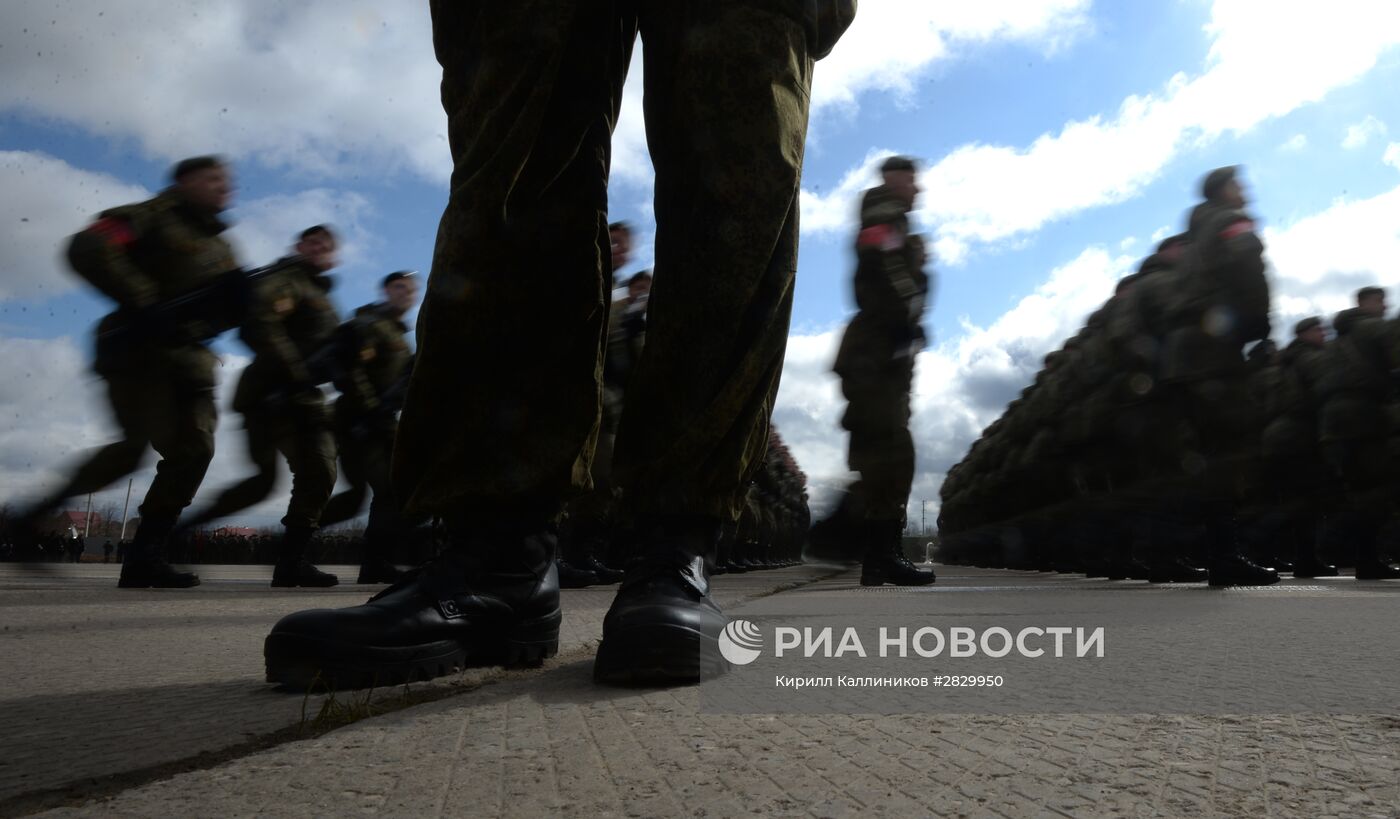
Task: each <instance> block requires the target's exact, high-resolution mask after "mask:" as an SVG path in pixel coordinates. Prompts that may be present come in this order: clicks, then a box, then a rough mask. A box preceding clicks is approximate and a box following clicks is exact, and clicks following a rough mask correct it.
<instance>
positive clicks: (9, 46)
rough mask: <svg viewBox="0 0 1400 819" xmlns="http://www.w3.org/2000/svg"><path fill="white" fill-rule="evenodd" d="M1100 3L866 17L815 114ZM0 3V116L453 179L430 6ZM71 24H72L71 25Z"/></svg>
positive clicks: (898, 5) (299, 163) (292, 163)
mask: <svg viewBox="0 0 1400 819" xmlns="http://www.w3.org/2000/svg"><path fill="white" fill-rule="evenodd" d="M1087 7H1088V0H1051V2H1045V3H1025V2H1021V0H992V1H991V2H984V3H978V4H961V5H959V4H930V3H925V2H922V1H921V0H900V2H895V0H882V2H880V3H869V4H865V5H864V6H863V7H862V8H861V10H860V14H859V15H857V18H856V22H855V24H854V25H853V26H852V27H851V29H850V31H848V32H847V33H846V36H845V37H844V38H843V39H842V41H841V43H840V44H839V46H838V48H837V49H836V51H835V52H834V53H833V54H832V55H831V56H830V57H829V58H828V59H826V60H824V61H823V62H822V63H821V67H820V68H819V69H818V72H817V77H818V79H817V82H816V86H815V88H814V92H813V93H814V96H813V109H814V110H815V111H820V110H822V109H824V108H827V107H831V106H846V107H849V106H850V105H851V104H853V103H854V101H855V99H856V98H857V96H858V95H860V94H861V93H864V92H866V91H869V90H876V91H889V92H893V93H896V94H907V93H908V92H909V91H910V90H911V88H912V83H913V82H914V81H915V80H916V79H917V78H918V77H919V76H921V74H922V73H923V72H924V71H925V70H926V69H927V68H928V67H929V66H930V65H932V64H934V63H936V62H939V61H942V60H946V59H948V58H949V57H951V56H953V55H954V54H956V53H959V52H960V51H962V50H965V49H966V48H968V47H973V46H975V45H977V44H980V43H985V42H988V41H991V40H1014V41H1027V42H1033V43H1036V44H1039V45H1041V46H1042V47H1044V48H1046V49H1054V48H1055V47H1057V46H1058V45H1060V44H1063V43H1064V42H1065V41H1067V40H1068V39H1069V38H1072V37H1073V36H1075V35H1076V34H1077V33H1078V32H1080V31H1082V30H1083V29H1084V28H1085V26H1086V25H1087V23H1086V14H1085V12H1086V10H1087ZM58 14H59V13H58V12H55V11H54V10H53V6H52V4H51V3H48V2H44V1H43V0H13V2H7V3H4V4H0V30H3V31H5V32H6V34H7V36H6V41H5V43H4V47H3V48H0V75H3V76H4V77H5V78H6V81H5V83H4V84H3V85H0V110H10V111H16V112H21V113H26V114H29V115H33V116H36V117H40V118H44V119H54V120H58V121H62V122H69V123H73V124H76V125H78V126H80V127H83V128H85V129H87V130H89V131H91V132H93V133H96V134H99V135H102V136H107V137H127V138H131V139H133V140H134V141H135V143H136V144H137V145H138V146H139V147H140V149H141V150H142V151H143V152H144V153H145V154H146V155H147V156H149V157H152V158H159V159H164V160H172V159H176V158H179V157H182V156H189V155H193V154H202V153H209V152H211V151H218V152H222V153H226V154H229V155H231V156H233V157H235V158H238V159H240V160H242V159H246V158H250V157H251V158H255V159H256V160H257V161H259V162H262V163H265V164H268V165H270V166H273V167H286V168H290V169H292V170H294V171H296V172H299V173H302V174H308V175H311V176H314V177H322V176H327V175H338V174H361V173H369V172H373V173H375V174H379V175H385V176H387V175H391V174H393V173H395V172H398V171H400V170H402V169H407V170H409V171H412V172H414V173H416V174H418V175H420V176H423V177H425V178H427V179H430V180H433V181H438V182H445V181H446V180H447V178H448V175H449V173H450V172H451V159H450V157H449V155H448V147H447V141H446V116H445V114H444V113H443V111H442V106H441V102H440V99H439V96H438V88H439V81H440V79H441V68H440V66H439V65H438V63H437V61H436V59H435V57H434V54H433V44H432V25H431V20H430V17H429V13H428V8H427V4H425V3H404V4H395V5H394V6H392V12H391V11H390V7H386V6H385V5H383V4H380V3H373V2H369V0H346V1H342V0H309V1H308V2H296V3H292V2H262V1H261V0H260V1H259V2H210V0H203V1H201V2H189V3H180V4H176V5H171V4H169V3H164V2H159V1H158V0H123V2H120V3H117V2H100V1H99V0H88V1H87V2H80V3H77V4H75V7H73V8H65V9H64V11H63V12H62V18H63V19H62V20H61V21H60V20H58V19H57V17H58ZM60 23H61V24H60ZM641 98H642V69H641V47H640V42H639V44H638V47H637V48H636V50H635V52H634V59H633V62H632V65H631V70H630V72H629V82H628V83H627V86H626V88H625V90H624V95H623V103H622V114H621V117H620V120H619V123H618V128H617V132H616V133H615V135H614V162H613V174H614V177H615V178H616V179H617V180H618V181H619V182H621V183H623V184H624V185H629V186H633V187H637V188H649V187H650V184H651V164H650V161H649V159H648V158H647V154H646V139H645V131H644V129H643V125H642V116H641Z"/></svg>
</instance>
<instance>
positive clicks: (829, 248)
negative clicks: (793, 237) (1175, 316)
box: [0, 0, 1400, 525]
mask: <svg viewBox="0 0 1400 819" xmlns="http://www.w3.org/2000/svg"><path fill="white" fill-rule="evenodd" d="M1397 46H1400V6H1397V5H1396V4H1394V3H1392V2H1388V0H1375V2H1362V1H1361V0H1331V2H1328V3H1326V4H1316V3H1276V2H1266V1H1264V0H1260V1H1259V2H1256V1H1255V0H1214V1H1213V2H1212V0H1170V1H1169V2H1162V3H1113V2H1107V1H1106V0H1101V2H1090V0H1043V1H1042V2H1036V1H1035V0H978V1H977V2H972V0H957V1H956V2H955V1H954V0H946V1H942V2H930V0H864V2H863V3H862V4H861V10H860V14H859V16H858V18H857V20H856V23H855V24H854V26H853V27H852V28H851V30H850V31H849V32H848V33H847V35H846V37H845V38H844V39H843V40H842V41H841V43H840V44H839V45H838V46H837V47H836V50H835V51H834V52H833V53H832V55H831V56H830V57H829V58H828V59H827V60H825V61H823V62H821V63H820V64H819V65H818V67H817V70H816V77H815V86H814V88H813V103H814V105H813V116H812V123H811V129H810V133H809V135H808V143H807V165H806V170H805V175H804V180H803V192H802V228H803V229H802V249H801V260H800V263H799V274H798V289H797V299H796V309H795V315H794V323H793V328H792V335H791V338H790V341H789V347H788V363H787V366H786V371H785V373H784V382H783V388H782V393H781V395H780V398H779V408H778V411H777V418H776V421H777V424H778V426H779V428H780V429H781V430H782V432H783V433H784V435H785V437H787V438H788V440H789V442H790V443H791V444H792V445H793V447H794V449H795V451H796V454H797V457H798V459H799V461H800V462H801V464H802V466H803V467H804V468H805V469H806V471H807V472H808V474H809V476H810V477H811V479H812V483H813V486H814V495H815V501H816V502H817V503H818V505H820V504H821V503H822V502H823V501H824V500H825V498H826V497H828V496H829V493H830V490H831V489H832V488H834V487H837V486H839V485H840V484H841V483H843V482H844V481H845V480H846V479H847V478H848V475H847V473H846V471H845V438H844V435H842V434H841V432H840V429H839V425H838V419H839V418H840V414H841V411H842V406H841V402H840V399H839V390H838V387H837V384H836V382H835V380H834V378H833V377H832V376H831V375H830V373H829V368H830V364H831V361H832V359H833V357H834V353H835V347H836V343H837V341H838V340H839V336H840V332H841V328H842V326H843V324H844V322H845V321H846V320H847V318H848V317H849V315H850V312H851V307H852V305H851V298H850V293H849V290H850V288H849V283H848V279H849V276H850V272H851V267H852V261H853V259H852V254H851V250H850V246H851V241H852V229H851V222H852V218H853V209H854V206H855V202H856V199H857V197H858V196H859V193H860V191H861V190H862V189H863V188H865V187H868V186H870V185H871V184H872V183H873V179H874V171H873V168H874V167H875V166H876V165H877V164H878V162H879V160H880V158H881V157H882V156H883V155H885V154H887V153H890V152H901V153H908V154H912V155H915V156H917V157H920V158H921V159H922V160H923V161H924V163H925V170H924V172H923V174H922V183H923V186H924V189H925V192H924V194H923V197H922V200H921V203H920V207H919V211H918V213H917V217H918V221H919V223H920V226H921V228H922V229H923V230H924V231H926V232H927V233H929V234H930V235H931V236H932V237H933V239H934V247H935V249H936V254H935V262H934V264H935V267H936V270H937V282H938V290H937V300H936V303H935V306H934V307H933V308H932V310H931V315H930V316H929V324H930V326H931V329H932V331H933V336H934V344H933V345H932V346H931V348H930V349H929V350H927V351H925V352H924V353H923V354H922V355H921V356H920V358H919V373H918V379H917V385H916V390H917V395H916V398H915V406H916V414H915V420H914V427H915V441H916V443H917V446H918V449H919V473H918V477H917V479H916V482H915V486H914V492H913V495H912V497H911V501H910V514H911V518H913V519H914V520H916V521H917V520H918V518H919V513H920V510H921V505H920V502H921V501H923V500H929V501H931V502H930V503H929V504H928V516H929V519H930V520H932V518H933V516H934V515H935V514H936V511H937V509H936V499H937V490H938V486H939V484H940V483H941V481H942V478H943V471H944V470H945V469H946V468H947V467H948V466H949V465H950V464H952V463H954V462H956V461H957V460H958V459H959V458H960V457H961V456H962V454H963V453H964V452H965V451H966V449H967V446H968V445H969V444H970V443H971V441H972V440H973V439H974V438H975V437H976V435H977V434H978V431H979V430H980V429H981V428H982V427H984V426H985V425H986V424H988V423H990V422H991V420H992V419H994V418H995V417H996V416H997V415H998V414H999V413H1000V411H1001V409H1002V407H1004V405H1005V403H1006V401H1007V400H1009V399H1010V398H1011V397H1012V396H1013V395H1014V394H1015V393H1016V392H1017V391H1018V390H1020V389H1021V388H1022V387H1023V386H1024V385H1025V384H1027V383H1029V381H1030V380H1031V378H1032V377H1033V375H1034V373H1035V371H1036V369H1037V366H1038V362H1039V359H1040V358H1041V357H1042V356H1043V355H1044V354H1045V353H1046V352H1048V351H1049V350H1051V349H1054V348H1055V347H1056V346H1058V343H1059V342H1060V341H1061V340H1063V339H1064V338H1065V337H1066V336H1068V335H1070V334H1072V333H1073V332H1074V331H1075V330H1076V329H1077V328H1078V326H1079V325H1080V323H1081V322H1082V320H1083V318H1084V317H1085V316H1086V315H1087V314H1088V313H1089V312H1090V311H1091V310H1092V309H1094V308H1095V307H1096V306H1098V304H1099V303H1101V302H1102V301H1103V299H1104V298H1105V297H1106V296H1107V295H1108V293H1109V292H1110V291H1111V288H1112V283H1113V281H1114V280H1115V279H1117V278H1119V277H1120V276H1122V275H1124V274H1125V273H1126V272H1129V271H1130V270H1132V269H1133V268H1134V267H1135V266H1136V264H1137V262H1138V260H1139V259H1140V257H1141V256H1142V255H1144V253H1145V252H1146V251H1147V248H1149V246H1150V245H1151V244H1152V243H1153V242H1154V241H1155V239H1157V238H1160V237H1161V236H1164V235H1166V234H1168V233H1169V232H1176V230H1177V229H1178V228H1179V227H1180V226H1181V224H1182V219H1183V214H1184V212H1185V210H1186V209H1187V208H1188V207H1189V206H1190V205H1191V204H1192V203H1193V201H1194V198H1195V192H1196V188H1197V186H1198V183H1199V180H1200V178H1201V176H1202V175H1203V174H1204V173H1205V171H1207V170H1209V169H1210V168H1213V167H1216V166H1219V165H1226V164H1235V163H1243V164H1244V165H1245V166H1246V174H1247V183H1248V185H1249V187H1250V190H1251V192H1252V194H1253V197H1254V199H1255V205H1254V209H1255V210H1256V211H1257V214H1258V217H1259V220H1260V221H1261V223H1262V224H1263V225H1265V226H1266V227H1265V238H1266V241H1267V242H1268V245H1269V256H1270V260H1271V262H1272V264H1273V270H1272V282H1273V287H1274V293H1275V327H1276V328H1279V329H1278V331H1277V332H1276V335H1278V336H1279V338H1280V340H1286V333H1285V331H1284V329H1283V328H1285V327H1286V326H1289V325H1291V323H1292V322H1293V321H1294V320H1296V319H1297V318H1299V317H1301V316H1303V315H1307V314H1310V313H1314V312H1319V313H1331V312H1333V311H1335V310H1337V309H1340V308H1342V307H1344V306H1346V303H1347V301H1348V297H1349V296H1348V294H1349V293H1350V292H1351V291H1353V290H1354V289H1355V288H1357V287H1359V286H1361V285H1363V284H1370V283H1379V284H1382V285H1392V284H1395V281H1394V279H1395V277H1396V276H1397V275H1400V108H1397V106H1396V104H1395V94H1394V91H1393V89H1394V88H1396V87H1400V47H1397ZM0 76H3V77H4V78H5V81H4V82H3V83H0V190H3V191H4V194H3V197H0V418H3V419H4V425H3V426H0V501H4V500H12V501H15V500H22V499H24V498H26V497H32V496H33V495H35V494H37V493H38V492H39V491H41V490H42V489H43V488H45V487H47V486H52V485H53V484H54V482H55V481H56V480H58V476H59V475H60V474H61V472H62V470H63V469H64V468H65V465H66V464H69V463H71V462H72V460H73V459H74V458H75V457H77V456H79V455H80V454H81V453H82V452H83V451H84V450H85V449H87V448H89V447H92V446H96V445H98V444H101V443H103V442H105V441H107V440H110V439H111V437H112V435H113V428H112V426H111V422H110V421H109V419H108V416H107V409H106V406H105V403H104V402H103V399H102V391H101V384H100V382H97V381H95V380H94V378H93V377H92V376H90V375H89V374H88V371H87V358H88V353H89V347H90V343H91V342H90V327H91V325H92V324H93V322H94V321H95V320H96V318H97V317H99V316H100V315H101V314H102V313H103V312H104V311H105V310H106V309H107V307H106V305H105V304H104V303H103V302H102V301H101V300H100V299H99V298H97V297H95V296H93V295H91V294H89V293H86V292H84V290H83V289H82V287H81V286H80V282H79V281H78V280H77V279H76V277H74V276H73V275H72V274H70V273H68V272H67V271H65V270H64V268H63V266H62V264H61V263H60V261H59V258H58V248H59V245H60V243H61V242H62V240H63V239H64V237H65V236H67V235H68V234H71V233H72V232H74V231H75V230H77V229H78V228H80V227H81V226H82V225H83V223H84V222H85V221H86V220H87V219H89V218H90V217H91V216H92V215H93V214H94V213H96V212H97V211H99V210H101V209H102V208H104V207H109V206H112V205H116V204H121V203H125V202H130V201H134V200H138V199H140V198H143V197H146V196H148V195H150V194H151V193H153V192H154V191H156V190H158V189H159V188H160V187H161V186H162V185H163V184H164V179H165V175H166V172H167V170H168V168H169V166H170V164H171V163H172V161H174V160H176V159H179V158H180V157H183V156H187V155H191V154H197V153H208V152H218V153H222V154H224V155H226V156H228V157H230V158H231V159H232V161H233V163H234V165H235V167H236V172H237V175H238V179H239V184H240V193H239V201H238V205H237V207H236V209H235V210H234V211H233V212H232V214H231V216H232V218H233V221H234V222H235V223H236V227H235V228H234V230H233V232H232V236H233V239H234V241H235V243H236V245H237V247H238V249H239V253H240V258H241V259H243V260H244V261H245V263H249V264H258V263H263V262H266V261H269V260H271V259H272V258H274V257H275V256H276V255H277V254H278V253H280V252H281V251H282V250H283V249H284V248H285V246H286V245H287V244H288V241H289V237H290V236H291V234H292V233H293V232H295V231H296V230H299V229H300V228H301V227H304V226H305V225H308V224H312V223H316V222H330V223H333V224H335V225H337V226H339V227H340V228H341V230H342V232H343V234H344V235H345V236H346V237H347V240H348V244H347V247H346V249H345V253H344V262H345V263H344V265H343V266H342V268H340V270H339V275H340V284H339V286H338V288H337V290H336V292H335V293H334V296H335V299H336V301H337V303H338V305H339V306H340V307H341V309H342V310H349V309H352V308H353V307H355V306H356V305H358V304H361V303H364V302H367V301H369V300H371V299H372V298H373V296H374V282H375V281H376V280H377V279H378V277H380V276H382V275H383V274H384V273H386V272H388V271H390V270H394V269H400V268H412V269H419V270H424V271H426V270H427V269H428V267H429V265H430V261H431V249H432V243H433V237H434V233H435V231H436V226H437V220H438V216H439V215H440V213H441V209H442V206H443V203H444V201H445V199H446V182H447V178H448V174H449V172H450V161H449V157H448V154H447V146H446V138H445V117H444V115H443V113H442V110H441V108H440V107H439V103H438V96H437V83H438V79H439V68H438V66H437V64H436V62H435V61H434V59H433V54H432V43H431V31H430V24H429V20H428V14H427V10H426V4H425V3H422V4H420V3H415V2H408V0H404V2H394V3H384V2H378V3H370V2H356V1H355V0H303V1H301V2H279V1H278V0H242V1H241V2H234V1H233V0H219V2H213V0H200V1H198V2H186V3H179V4H172V3H168V2H155V0H120V1H119V0H105V1H104V0H71V1H70V2H56V1H55V0H36V1H34V2H30V0H7V2H5V3H3V4H0ZM640 80H641V68H640V64H639V63H638V62H636V61H634V64H633V67H632V71H631V73H630V75H629V81H628V87H627V95H626V100H625V103H624V111H623V117H622V122H621V123H620V124H619V127H618V131H617V133H616V134H615V137H614V152H615V159H614V176H613V181H612V191H613V192H612V198H611V202H612V204H611V208H612V211H613V217H614V218H621V219H628V220H630V221H632V222H633V223H634V224H635V225H637V226H639V227H640V228H641V229H642V235H641V239H642V247H641V253H640V258H638V259H637V260H636V262H635V263H634V265H633V267H642V266H646V265H648V264H649V263H650V258H649V253H650V250H649V247H648V245H649V242H650V238H651V235H652V227H651V225H652V223H651V219H650V197H651V183H652V172H651V166H650V163H649V162H648V159H647V154H646V141H645V137H644V132H643V124H642V119H641V94H640V84H641V83H640ZM1394 299H1395V297H1394V296H1393V297H1392V301H1394ZM219 350H220V352H221V353H223V354H224V366H223V373H224V377H225V381H226V383H227V382H230V381H231V379H232V378H234V377H236V374H237V372H238V371H239V370H240V368H241V367H242V366H243V365H244V364H245V363H246V360H247V358H246V351H245V350H243V349H241V348H240V347H238V346H237V344H236V343H235V342H233V341H231V340H225V341H222V342H220V344H219ZM226 392H227V391H226ZM239 427H240V424H239V421H238V419H237V418H236V417H235V416H232V415H230V416H226V417H225V418H224V419H223V422H222V426H221V429H220V432H219V438H218V447H219V453H218V455H217V456H216V458H215V464H214V466H213V468H212V469H211V470H210V476H209V480H208V481H207V482H206V492H205V495H204V496H202V498H201V500H202V499H207V496H208V492H209V491H210V490H211V489H216V488H217V487H219V486H221V485H223V484H226V483H228V482H230V481H232V480H234V479H236V478H237V477H238V476H239V475H241V474H242V473H243V471H244V470H246V469H247V468H248V467H247V463H246V460H245V458H244V455H243V446H242V435H241V430H240V428H239ZM151 474H152V470H151V469H149V468H148V469H147V470H146V471H144V472H142V473H139V474H138V475H137V477H136V494H137V495H138V496H139V494H140V493H141V492H142V491H144V489H145V486H146V485H147V484H148V483H149V480H150V476H151ZM284 486H285V483H284ZM124 489H125V487H124V486H122V487H117V488H114V489H113V490H112V491H111V492H109V493H107V495H105V496H103V497H99V498H98V501H97V502H98V504H102V503H104V502H112V501H113V500H115V502H117V503H118V504H120V501H121V496H122V493H123V491H124ZM199 502H200V500H197V501H196V503H197V504H198V503H199ZM284 505H285V495H284V494H280V493H279V497H276V498H274V499H273V500H271V501H269V502H268V503H266V504H264V505H263V506H262V507H259V508H258V509H256V510H254V511H253V512H252V513H250V514H249V515H247V516H245V517H244V518H243V519H241V520H242V521H243V522H248V523H251V524H255V525H256V524H263V523H269V522H273V521H275V520H276V519H277V518H278V517H279V516H280V509H281V507H283V506H284Z"/></svg>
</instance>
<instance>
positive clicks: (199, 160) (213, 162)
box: [170, 155, 224, 182]
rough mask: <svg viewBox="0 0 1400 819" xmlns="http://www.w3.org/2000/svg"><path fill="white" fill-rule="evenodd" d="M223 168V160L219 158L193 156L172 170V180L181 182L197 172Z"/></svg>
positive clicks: (181, 161) (178, 163)
mask: <svg viewBox="0 0 1400 819" xmlns="http://www.w3.org/2000/svg"><path fill="white" fill-rule="evenodd" d="M223 166H224V161H223V159H221V158H220V157H217V156H212V155H211V156H192V157H190V158H189V159H182V160H180V161H179V162H177V163H175V167H174V168H171V169H170V178H171V179H173V180H175V181H176V182H179V181H180V180H181V179H182V178H184V177H185V176H187V175H189V174H192V173H194V172H195V171H202V170H204V169H206V168H222V167H223Z"/></svg>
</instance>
